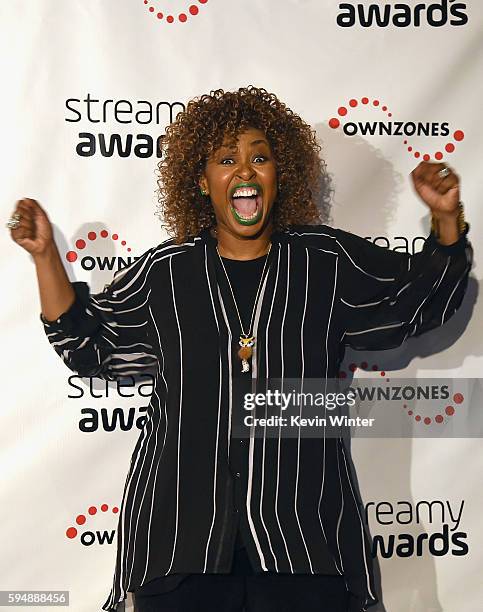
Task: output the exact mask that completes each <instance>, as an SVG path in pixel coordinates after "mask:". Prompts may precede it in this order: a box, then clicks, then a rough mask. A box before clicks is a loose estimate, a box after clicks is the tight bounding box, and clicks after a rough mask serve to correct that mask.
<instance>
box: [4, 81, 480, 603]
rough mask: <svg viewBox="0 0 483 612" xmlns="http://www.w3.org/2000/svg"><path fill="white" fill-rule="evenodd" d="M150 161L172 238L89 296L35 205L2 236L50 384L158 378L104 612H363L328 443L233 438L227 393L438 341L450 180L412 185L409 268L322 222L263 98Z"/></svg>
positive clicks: (300, 166)
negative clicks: (22, 261)
mask: <svg viewBox="0 0 483 612" xmlns="http://www.w3.org/2000/svg"><path fill="white" fill-rule="evenodd" d="M164 149H165V150H164V158H163V161H162V162H161V163H160V166H159V168H160V181H159V186H160V190H159V196H160V197H159V200H160V204H161V206H160V212H161V213H162V214H163V217H164V222H165V225H166V227H167V229H168V231H169V232H170V233H171V234H172V237H171V238H170V239H168V240H166V241H164V242H162V243H161V244H159V245H157V246H155V247H153V248H151V249H149V250H148V251H146V252H145V253H144V254H143V255H142V256H141V257H139V258H138V259H137V260H136V261H135V262H134V263H132V264H131V265H129V266H127V267H126V268H124V269H123V270H121V271H119V272H118V273H116V274H115V275H114V279H113V282H112V283H111V284H110V285H109V286H106V287H105V289H104V291H102V292H100V293H98V294H96V295H90V293H89V287H88V285H87V284H86V283H83V282H75V283H72V284H71V283H70V282H69V281H68V279H67V276H66V274H65V271H64V268H63V265H62V263H61V260H60V257H59V254H58V251H57V249H56V246H55V243H54V241H53V238H52V230H51V227H50V223H49V221H48V218H47V215H46V214H45V212H44V211H43V209H42V208H41V207H40V205H39V204H38V203H37V202H35V201H34V200H30V199H24V200H21V201H20V202H18V203H17V207H16V213H17V215H20V218H18V217H17V218H14V219H12V220H11V221H10V226H11V227H12V229H11V232H12V238H13V239H14V240H15V241H16V242H17V243H18V244H19V245H20V246H22V247H24V248H25V249H26V250H27V251H28V252H29V253H31V254H32V255H33V257H34V260H35V263H36V269H37V274H38V282H39V289H40V299H41V307H42V313H41V315H40V316H41V319H42V322H43V324H44V327H45V331H46V333H47V334H48V339H49V341H50V342H51V343H52V345H53V347H54V349H55V350H56V351H57V352H58V354H59V355H60V356H61V358H62V359H63V360H64V361H65V363H66V364H67V366H68V367H69V368H71V369H72V370H74V371H76V372H78V373H79V374H80V375H83V376H100V377H102V378H106V379H109V380H112V379H116V378H118V377H121V376H127V375H133V374H136V373H140V372H147V371H154V372H155V377H156V379H155V388H154V392H153V395H152V398H151V402H150V405H149V408H148V412H147V420H146V423H145V425H144V427H143V429H142V431H141V433H140V436H139V439H138V441H137V443H136V446H135V448H134V452H133V455H132V460H131V464H130V469H129V473H128V475H127V479H126V484H125V490H124V496H123V502H122V508H121V512H120V517H119V526H118V537H117V563H116V568H115V573H114V580H113V585H112V589H111V592H110V594H109V597H108V598H107V601H106V602H105V603H104V606H103V610H116V609H117V605H118V603H119V602H122V601H123V600H124V599H125V597H126V593H127V592H128V591H130V592H134V594H135V601H136V604H137V609H138V610H139V611H140V612H143V611H148V610H159V611H161V612H162V611H163V610H172V609H176V610H182V611H183V612H187V611H191V610H195V609H196V610H198V609H202V610H227V611H228V610H242V609H243V606H245V609H246V610H247V612H253V611H257V612H258V611H259V610H260V611H261V610H263V611H265V612H266V611H268V612H270V611H272V610H273V611H275V610H277V612H278V611H281V610H287V611H291V612H294V611H296V610H303V611H304V612H310V611H311V610H314V611H315V610H318V611H322V610H327V611H329V610H330V612H337V611H339V610H340V611H342V610H352V611H356V610H366V609H367V607H368V606H370V605H373V604H374V603H376V602H377V596H376V593H375V587H374V579H373V571H372V561H371V554H370V545H369V540H368V537H367V534H366V531H365V526H364V523H363V517H362V513H361V509H360V507H359V505H358V502H357V499H356V496H355V491H354V485H353V483H352V480H351V476H350V472H349V468H348V459H347V452H346V450H345V448H344V444H343V442H342V439H341V438H334V437H332V438H329V437H325V435H324V436H323V437H321V438H306V437H303V436H299V437H298V438H287V437H284V436H283V435H282V434H281V433H279V434H278V436H277V437H269V436H266V435H263V432H262V435H261V437H260V436H259V435H255V432H254V431H253V429H251V430H250V432H249V433H250V435H249V437H248V438H242V437H241V438H235V436H234V435H233V434H234V432H233V431H232V426H233V423H234V422H235V420H236V419H237V418H238V417H239V416H240V406H239V405H238V404H237V402H235V401H234V396H235V392H234V387H235V386H236V385H237V384H242V383H243V382H246V380H255V381H256V380H258V379H263V378H265V379H267V378H268V377H269V376H270V377H271V378H280V379H284V378H298V379H308V378H319V379H328V378H330V377H335V376H336V375H337V372H338V366H339V364H340V362H341V360H342V357H343V354H344V350H345V346H351V347H353V348H355V349H367V350H374V349H388V348H393V347H397V346H399V345H400V344H401V343H402V342H404V341H405V340H406V339H407V338H408V337H410V336H417V335H419V334H421V333H423V332H425V331H427V330H429V329H433V328H435V327H437V326H439V325H442V324H444V323H445V322H446V321H447V320H448V319H449V318H450V317H451V316H452V315H453V314H454V312H455V311H456V310H457V309H458V307H459V306H460V304H461V301H462V299H463V296H464V293H465V290H466V286H467V279H468V274H469V271H470V268H471V264H472V248H471V245H470V243H469V242H468V241H467V238H466V234H467V232H468V230H469V225H468V224H467V223H465V222H464V220H463V218H462V207H461V205H460V204H459V180H458V177H457V176H456V174H454V172H451V171H450V170H449V169H448V168H447V167H445V166H444V165H443V164H438V163H434V164H433V163H426V162H422V163H421V164H419V165H418V167H417V168H416V169H415V170H414V171H413V173H412V179H413V183H414V187H415V189H416V191H417V193H418V194H419V196H420V197H421V199H422V200H423V201H424V202H425V204H426V205H428V206H429V208H430V210H431V213H432V216H433V225H432V230H431V232H430V234H429V235H428V238H427V240H426V242H425V245H424V248H423V250H422V251H421V252H420V253H417V254H415V255H412V256H411V255H408V254H406V253H399V252H395V251H390V250H387V249H384V248H381V247H378V246H375V245H373V244H372V243H370V242H368V241H366V240H364V239H363V238H360V237H358V236H356V235H354V234H351V233H349V232H345V231H343V230H340V229H335V228H331V227H329V226H327V225H325V224H323V223H320V221H321V219H320V217H319V213H318V210H317V207H316V204H315V201H316V197H317V195H318V188H319V187H320V186H321V185H323V184H324V180H325V178H326V176H327V174H326V170H325V165H324V164H323V162H322V161H321V160H320V158H319V150H320V147H319V146H318V144H317V143H316V140H315V135H314V133H313V132H312V130H311V129H310V127H309V126H308V125H307V124H305V123H304V122H303V121H302V120H301V119H300V117H298V116H297V115H295V114H294V113H293V112H292V111H291V110H290V109H289V108H287V107H286V106H285V105H284V104H282V103H281V102H280V101H279V100H278V99H277V98H276V96H275V95H273V94H268V93H267V92H266V91H265V90H263V89H257V88H254V87H249V88H243V89H239V90H238V91H236V92H226V93H225V92H223V90H217V91H214V92H211V94H210V95H205V96H202V97H201V98H199V99H194V100H192V101H190V103H189V104H188V106H187V108H186V111H185V112H183V113H181V114H180V115H178V117H177V118H176V120H175V122H174V123H173V124H172V125H171V126H169V127H168V129H167V134H166V137H165V140H164ZM325 182H326V181H325ZM325 195H326V194H325ZM322 197H324V194H322ZM324 212H327V211H324ZM280 431H281V430H280ZM230 572H231V573H230Z"/></svg>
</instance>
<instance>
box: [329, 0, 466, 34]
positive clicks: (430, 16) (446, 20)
mask: <svg viewBox="0 0 483 612" xmlns="http://www.w3.org/2000/svg"><path fill="white" fill-rule="evenodd" d="M339 9H340V12H339V13H338V14H337V18H336V22H337V25H338V26H340V27H341V28H352V27H353V26H361V27H363V28H371V27H379V28H387V27H389V26H395V27H397V28H408V27H411V26H413V27H416V28H419V27H420V26H421V25H423V26H424V25H430V26H432V27H434V28H440V27H442V26H445V25H450V26H463V25H465V24H467V23H468V15H467V14H466V4H465V3H464V2H456V1H455V0H440V1H439V2H431V3H426V2H417V3H415V4H413V5H411V4H406V3H404V2H397V3H395V4H389V3H384V4H382V3H379V4H368V5H367V4H362V3H360V2H358V3H357V4H356V3H353V2H341V3H340V4H339Z"/></svg>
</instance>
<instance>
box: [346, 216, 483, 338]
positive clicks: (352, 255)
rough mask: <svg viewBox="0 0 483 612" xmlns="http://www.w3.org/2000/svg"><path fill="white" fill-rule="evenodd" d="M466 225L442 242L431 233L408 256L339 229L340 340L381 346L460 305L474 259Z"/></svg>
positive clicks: (435, 323) (436, 322)
mask: <svg viewBox="0 0 483 612" xmlns="http://www.w3.org/2000/svg"><path fill="white" fill-rule="evenodd" d="M468 231H469V224H468V223H467V224H466V228H465V231H464V233H463V234H462V235H461V236H460V237H459V239H458V241H457V242H454V243H453V244H451V245H443V244H441V243H440V242H438V240H437V239H436V237H435V235H434V233H433V232H430V234H429V236H428V237H427V238H426V240H425V243H424V246H423V249H422V250H421V251H420V252H418V253H415V254H413V255H410V254H408V253H401V252H397V251H393V250H389V249H386V248H384V247H380V246H377V245H374V244H373V243H372V242H369V241H368V240H366V239H365V238H361V237H360V236H356V235H354V234H351V233H349V232H345V231H343V230H336V232H335V236H336V238H337V242H338V245H339V249H340V264H341V266H340V291H339V295H340V301H341V304H342V311H343V314H344V316H343V332H344V333H343V336H342V342H343V344H345V345H347V346H350V347H352V348H353V349H356V350H385V349H391V348H396V347H398V346H400V345H401V344H402V343H403V342H404V341H405V340H406V338H408V337H411V336H419V335H420V334H422V333H424V332H426V331H428V330H431V329H434V328H436V327H439V326H441V325H443V324H444V323H446V321H448V319H450V318H451V317H452V316H453V314H454V313H455V312H456V310H457V309H458V308H459V307H460V305H461V303H462V300H463V296H464V294H465V291H466V288H467V284H468V276H469V272H470V269H471V266H472V262H473V249H472V246H471V243H470V242H469V241H468V239H467V233H468Z"/></svg>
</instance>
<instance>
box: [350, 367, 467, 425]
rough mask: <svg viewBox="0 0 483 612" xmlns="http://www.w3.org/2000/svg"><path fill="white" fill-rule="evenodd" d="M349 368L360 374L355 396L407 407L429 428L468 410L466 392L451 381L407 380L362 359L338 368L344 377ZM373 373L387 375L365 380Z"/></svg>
mask: <svg viewBox="0 0 483 612" xmlns="http://www.w3.org/2000/svg"><path fill="white" fill-rule="evenodd" d="M347 370H349V371H350V372H351V373H352V375H354V377H355V376H356V375H357V374H358V376H357V379H356V382H357V386H356V387H355V388H354V389H353V392H354V394H355V397H356V398H357V400H358V401H359V402H362V403H364V402H367V403H368V405H371V404H372V403H374V402H378V403H381V402H383V403H384V405H385V406H386V407H391V406H394V407H395V408H396V409H398V410H402V411H404V413H405V414H406V415H407V418H408V419H410V420H411V421H413V420H414V422H415V423H416V424H419V425H420V426H422V427H424V428H425V429H426V428H428V427H430V428H431V427H433V426H436V427H438V426H441V425H446V424H447V423H448V422H449V421H450V420H451V418H452V417H455V418H456V417H457V416H458V409H459V411H460V412H461V410H464V409H465V408H466V404H465V400H466V397H465V393H463V392H462V391H461V390H455V389H452V388H450V386H449V385H447V384H434V383H436V381H431V380H430V379H428V383H429V384H423V383H422V384H420V385H415V384H405V381H404V379H400V378H395V379H393V381H392V382H391V378H389V377H387V376H386V372H385V370H384V369H381V368H380V366H379V365H378V364H377V363H373V364H369V363H368V362H367V361H361V362H360V363H359V364H357V363H355V362H351V363H349V364H348V366H347V367H346V369H344V367H342V368H341V369H340V370H339V372H338V377H339V378H340V379H346V378H348V376H350V375H349V373H348V372H347ZM369 373H370V374H371V375H372V376H371V377H370V378H369V380H374V379H373V377H374V376H377V375H379V376H380V377H381V378H380V379H381V381H382V379H384V381H383V382H384V384H382V383H381V384H366V385H364V384H363V381H364V380H365V379H366V378H367V374H369Z"/></svg>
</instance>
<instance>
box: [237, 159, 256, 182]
mask: <svg viewBox="0 0 483 612" xmlns="http://www.w3.org/2000/svg"><path fill="white" fill-rule="evenodd" d="M254 174H255V169H254V168H253V166H252V165H251V164H250V163H249V162H245V163H242V164H240V167H239V168H238V176H240V177H242V178H244V179H245V180H248V179H249V178H251V177H252V176H254Z"/></svg>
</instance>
